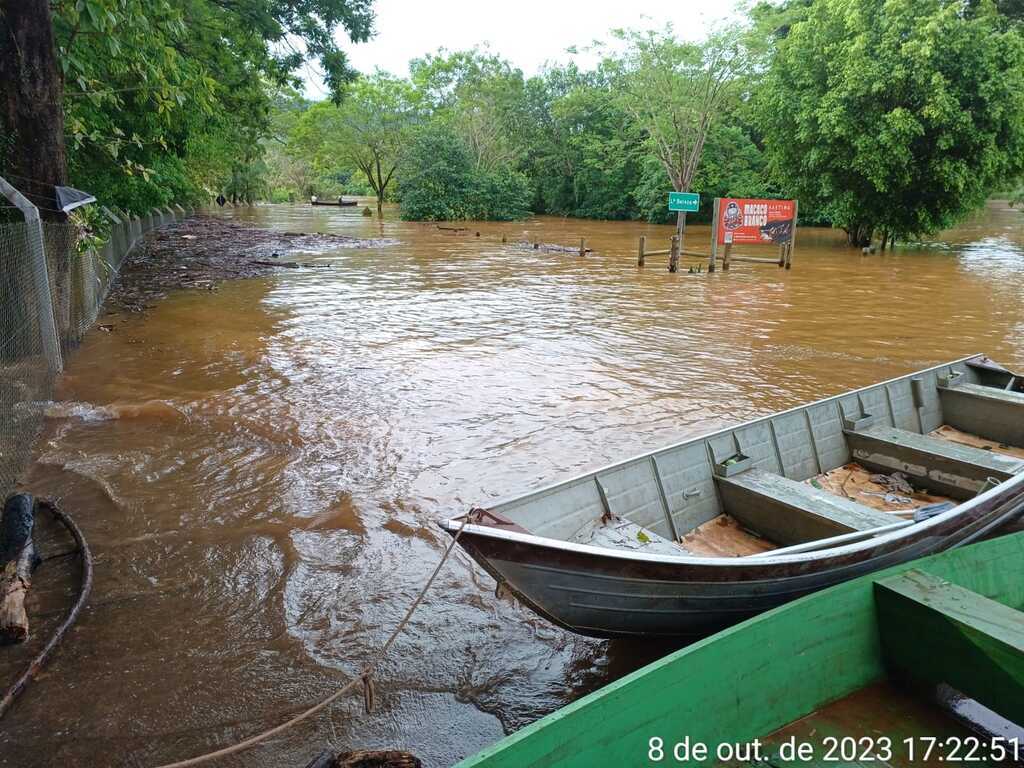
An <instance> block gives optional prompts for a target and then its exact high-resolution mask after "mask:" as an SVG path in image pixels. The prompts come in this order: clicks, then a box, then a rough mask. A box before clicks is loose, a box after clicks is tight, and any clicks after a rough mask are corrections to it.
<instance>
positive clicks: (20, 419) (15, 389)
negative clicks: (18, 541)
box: [0, 177, 195, 495]
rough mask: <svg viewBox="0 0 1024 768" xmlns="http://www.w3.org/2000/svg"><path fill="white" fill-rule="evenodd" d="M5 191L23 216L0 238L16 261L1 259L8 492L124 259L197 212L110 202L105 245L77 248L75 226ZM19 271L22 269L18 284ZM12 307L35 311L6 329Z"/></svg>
mask: <svg viewBox="0 0 1024 768" xmlns="http://www.w3.org/2000/svg"><path fill="white" fill-rule="evenodd" d="M0 195H2V196H3V198H6V199H7V200H8V201H9V202H10V205H11V206H13V207H14V208H16V209H17V210H18V211H20V212H21V215H22V217H23V221H22V222H13V223H10V224H4V225H3V230H2V232H6V233H7V235H8V240H9V242H7V243H6V246H7V247H6V248H4V247H3V246H4V245H5V244H4V243H0V260H2V259H5V258H6V259H8V260H9V261H10V262H11V263H9V264H4V263H0V270H9V271H10V272H11V273H12V274H11V277H10V279H7V280H4V281H0V352H3V354H2V355H0V493H2V494H3V495H6V494H7V493H9V492H10V491H11V490H12V489H13V488H14V487H15V486H16V484H17V478H18V476H19V474H20V473H21V472H22V471H23V470H24V467H25V465H26V463H27V462H28V460H29V458H30V455H31V450H32V447H33V445H34V444H35V441H36V439H37V437H38V435H39V432H40V430H41V428H42V426H43V422H44V420H45V415H46V408H47V403H48V401H49V400H50V398H51V397H52V394H53V385H54V383H55V382H56V380H57V377H58V376H59V375H60V373H61V372H62V371H63V369H64V362H65V360H66V359H67V356H68V354H69V352H71V350H73V349H74V348H75V347H76V346H77V345H78V344H79V343H80V342H81V340H82V337H83V336H84V335H85V333H86V332H87V331H88V330H89V328H90V327H91V326H92V324H93V323H94V322H95V321H96V318H97V316H98V315H99V313H100V310H101V308H102V306H103V302H104V300H105V299H106V297H107V294H108V293H109V291H110V287H111V286H112V285H113V283H114V280H115V279H116V277H117V274H118V271H119V270H120V268H121V265H122V264H123V263H124V260H125V258H126V257H127V256H128V254H129V253H130V252H131V250H132V249H133V248H134V247H135V246H136V245H137V244H138V243H139V242H140V240H141V239H142V238H143V236H144V235H145V234H146V233H147V232H149V231H151V230H153V229H156V228H157V227H160V226H163V225H165V224H171V223H174V222H177V221H181V220H182V219H185V218H187V217H189V216H192V215H193V214H194V213H195V209H194V208H184V207H182V206H180V205H176V206H174V207H173V208H171V207H167V208H164V209H163V210H161V209H157V208H154V209H152V210H151V211H149V213H147V214H144V215H142V216H137V215H133V214H128V213H125V212H123V211H118V210H113V209H110V208H107V207H105V206H104V207H103V208H102V211H103V213H104V215H105V216H106V217H107V219H108V220H109V221H110V231H109V236H108V237H107V239H106V241H105V242H104V244H103V245H102V246H101V247H99V248H96V249H91V250H89V251H86V252H84V253H79V252H78V250H77V248H76V244H77V230H75V228H74V225H71V224H68V223H62V222H48V221H43V220H42V219H41V217H40V215H39V210H38V209H37V208H36V206H35V205H33V204H32V203H31V202H30V201H29V200H28V199H27V198H26V197H25V196H24V195H22V194H21V193H20V192H19V191H18V190H17V189H15V188H14V187H13V186H11V185H10V184H9V183H8V182H7V181H6V180H5V179H3V178H2V177H0ZM2 232H0V234H2ZM47 244H49V252H48V249H47ZM5 254H6V256H5ZM16 268H17V269H20V270H21V272H22V273H23V274H22V275H21V278H22V279H21V280H20V282H19V279H18V275H17V274H14V270H15V269H16ZM7 307H17V308H18V309H19V310H20V312H21V313H20V314H17V315H16V317H18V318H19V319H21V320H24V319H25V318H24V315H25V313H26V312H27V313H30V314H31V315H32V317H30V318H28V321H30V322H21V323H20V324H19V326H18V327H17V328H11V327H8V325H9V324H10V323H8V322H5V318H6V317H7V316H5V314H4V311H3V310H4V308H7ZM26 308H27V309H26ZM8 315H10V313H8ZM15 342H22V343H21V344H20V345H18V344H15ZM19 346H20V347H21V349H18V347H19Z"/></svg>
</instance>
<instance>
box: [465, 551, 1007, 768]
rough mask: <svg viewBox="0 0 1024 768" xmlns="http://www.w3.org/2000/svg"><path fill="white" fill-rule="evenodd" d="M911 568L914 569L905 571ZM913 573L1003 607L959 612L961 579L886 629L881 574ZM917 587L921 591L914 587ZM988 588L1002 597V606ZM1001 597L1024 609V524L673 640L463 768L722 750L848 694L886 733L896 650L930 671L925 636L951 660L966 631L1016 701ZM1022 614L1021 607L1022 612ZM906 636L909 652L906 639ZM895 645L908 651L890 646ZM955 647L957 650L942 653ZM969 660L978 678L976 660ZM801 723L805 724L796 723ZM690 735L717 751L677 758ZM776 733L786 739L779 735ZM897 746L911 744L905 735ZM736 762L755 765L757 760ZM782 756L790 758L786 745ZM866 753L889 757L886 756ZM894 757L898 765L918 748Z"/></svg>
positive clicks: (628, 761) (871, 730)
mask: <svg viewBox="0 0 1024 768" xmlns="http://www.w3.org/2000/svg"><path fill="white" fill-rule="evenodd" d="M901 574H902V575H903V577H904V578H903V579H899V578H896V579H895V580H894V577H899V576H900V575H901ZM921 574H924V576H923V577H922V576H921ZM915 577H916V578H928V579H937V580H945V581H946V582H951V583H952V585H957V587H958V588H962V590H969V593H968V594H970V593H974V598H975V602H977V603H979V604H980V606H981V607H980V608H978V609H977V610H975V613H979V612H980V613H982V614H988V613H991V614H993V615H992V616H991V617H990V616H987V615H985V616H981V617H980V618H978V617H976V616H975V617H972V615H971V611H966V613H964V612H963V611H961V613H964V615H959V614H958V613H957V612H958V611H960V608H961V607H962V606H961V605H960V603H959V602H958V601H959V600H960V597H959V593H956V592H954V593H953V594H952V597H947V598H944V599H948V600H949V601H950V605H951V606H953V608H952V609H950V610H949V611H946V612H942V613H941V616H942V617H943V618H945V619H948V621H946V622H944V624H943V626H939V627H937V628H930V629H929V632H928V634H927V635H922V634H921V633H920V632H919V631H918V627H920V626H921V624H920V623H919V622H918V620H917V619H916V618H914V617H913V616H912V615H909V614H908V619H907V620H906V621H904V622H902V624H904V625H905V626H903V627H902V631H903V632H904V633H905V634H906V635H907V636H906V637H905V638H902V641H901V638H900V636H899V633H900V631H901V626H900V624H899V623H896V624H895V625H894V624H893V620H892V619H891V618H886V619H883V621H884V622H886V626H885V627H884V629H885V630H886V632H885V633H880V624H879V622H880V618H879V617H880V615H881V614H880V611H879V605H880V604H881V603H882V602H883V601H882V599H881V598H879V597H877V596H876V593H877V592H878V591H879V590H881V589H884V587H879V586H878V583H879V582H885V583H886V584H887V585H894V588H896V590H897V591H898V589H899V588H901V586H902V585H903V584H905V583H906V584H910V587H911V592H912V591H913V588H914V582H913V578H915ZM947 586H949V585H947ZM890 591H891V590H890ZM936 594H937V593H936ZM899 597H900V596H899V595H897V598H899ZM913 598H914V595H913V594H911V596H910V598H906V599H911V600H912V599H913ZM985 598H988V599H989V600H991V601H995V602H996V603H1000V604H1002V605H1001V606H994V605H993V604H990V603H988V602H987V601H986V600H985ZM886 599H888V598H886ZM931 602H933V597H932V595H931V593H926V594H925V595H924V597H923V598H922V599H921V601H920V602H919V603H914V604H913V605H916V606H917V607H918V608H919V609H920V610H921V611H924V612H925V613H928V612H932V613H936V612H941V611H943V610H944V609H943V608H942V606H941V605H938V606H937V607H936V606H932V605H931V604H930V603H931ZM1003 606H1008V607H1009V608H1012V609H1015V610H1017V611H1019V610H1020V609H1021V608H1024V533H1021V534H1013V535H1009V536H1004V537H1001V538H997V539H993V540H990V541H985V542H982V543H979V544H974V545H972V546H969V547H965V548H963V549H958V550H953V551H949V552H945V553H942V554H938V555H934V556H932V557H927V558H923V559H920V560H916V561H913V562H911V563H907V564H903V565H899V566H895V567H893V568H889V569H887V570H884V571H881V572H878V573H874V574H871V575H869V576H865V577H862V578H858V579H855V580H853V581H849V582H846V583H844V584H841V585H838V586H836V587H832V588H830V589H828V590H825V591H823V592H819V593H816V594H814V595H811V596H808V597H805V598H802V599H800V600H797V601H795V602H793V603H790V604H788V605H785V606H783V607H781V608H777V609H775V610H773V611H770V612H768V613H765V614H763V615H761V616H759V617H757V618H754V619H751V620H749V621H746V622H744V623H742V624H739V625H737V626H736V627H733V628H732V629H729V630H726V631H724V632H721V633H719V634H717V635H714V636H712V637H710V638H708V639H706V640H703V641H701V642H698V643H696V644H694V645H691V646H689V647H687V648H685V649H683V650H681V651H677V652H675V653H672V654H670V655H668V656H666V657H665V658H663V659H661V660H659V661H657V662H655V663H653V664H650V665H648V666H646V667H644V668H643V669H640V670H638V671H636V672H634V673H633V674H631V675H628V676H627V677H624V678H622V679H621V680H618V681H616V682H614V683H612V684H610V685H608V686H606V687H605V688H603V689H601V690H600V691H597V692H595V693H593V694H591V695H589V696H587V697H585V698H583V699H580V700H579V701H577V702H574V703H573V704H570V705H568V706H566V707H564V708H563V709H561V710H559V711H557V712H555V713H553V714H551V715H549V716H548V717H545V718H543V719H542V720H539V721H538V722H536V723H534V724H532V725H530V726H528V727H526V728H524V729H522V730H521V731H519V732H517V733H515V734H513V735H511V736H509V737H508V738H506V739H504V740H503V741H501V742H499V743H498V744H496V745H495V746H493V747H491V748H488V749H485V750H484V751H482V752H480V753H479V754H477V755H475V756H473V757H470V758H468V759H466V760H464V761H463V762H461V763H459V768H540V767H542V766H543V767H544V768H549V767H552V766H560V767H561V768H572V767H574V766H578V767H579V768H594V766H642V765H655V764H664V765H673V766H675V765H697V764H701V763H703V764H705V765H707V764H708V763H709V762H715V754H716V750H717V748H718V746H719V745H723V744H726V745H741V744H746V743H748V742H751V741H752V740H754V739H758V738H760V739H764V738H765V737H767V736H768V735H770V734H773V733H776V732H779V731H780V729H783V728H785V727H786V726H789V725H790V724H794V723H795V722H796V721H798V720H800V719H801V718H805V717H807V716H808V715H810V714H811V713H815V712H816V711H818V710H821V709H822V708H823V707H826V706H827V705H829V704H832V703H835V702H841V701H842V700H843V699H844V698H846V697H851V695H855V696H859V697H861V698H862V699H865V701H864V702H862V704H861V705H862V707H866V708H867V710H869V711H867V714H865V715H864V717H863V719H862V720H861V721H860V722H859V723H858V722H856V720H857V719H858V718H857V716H851V714H850V713H847V714H846V715H845V717H846V718H847V719H848V720H851V718H852V721H851V722H849V726H850V727H849V729H848V735H852V736H854V737H862V736H868V737H875V736H878V735H880V734H878V733H877V732H876V731H877V730H878V729H879V727H880V725H879V724H878V723H877V722H875V720H873V718H874V719H877V717H878V716H879V713H880V712H884V711H885V710H884V706H883V705H882V704H877V703H872V701H873V700H875V699H886V696H885V695H881V696H880V694H879V691H881V692H882V693H883V694H884V693H885V691H886V690H887V689H889V688H890V687H891V686H890V684H889V683H888V682H887V681H888V680H889V674H890V673H891V672H892V670H893V665H894V663H893V659H894V658H896V657H897V656H898V655H899V654H904V655H903V656H898V657H899V658H904V657H905V656H906V657H909V659H910V660H909V662H908V664H909V665H910V666H909V667H908V668H907V669H903V670H901V674H905V675H907V676H908V677H909V678H913V676H914V675H915V674H917V673H918V672H921V674H927V664H925V665H924V667H922V670H916V669H913V668H910V667H913V666H914V664H915V654H914V645H913V643H914V642H915V641H917V642H920V643H921V646H920V652H919V653H917V654H916V655H917V656H919V657H920V658H922V659H924V660H925V661H927V662H929V663H932V664H933V665H936V664H937V665H941V664H943V663H945V664H956V663H957V659H958V658H966V657H964V655H963V649H962V648H961V647H959V646H958V645H957V643H959V644H960V645H961V646H962V645H963V643H964V642H965V641H964V638H967V639H968V641H969V643H968V644H969V646H970V648H971V651H972V653H973V654H974V656H976V657H977V658H973V659H971V658H968V659H966V660H965V663H968V662H969V663H971V664H978V665H979V666H978V669H979V670H980V672H979V673H978V674H980V675H991V674H992V669H995V670H996V673H997V676H999V678H1000V685H1003V686H1004V689H1005V690H1003V694H1004V695H1009V696H1010V697H1011V700H1012V698H1013V696H1014V691H1016V695H1017V696H1018V697H1019V698H1020V700H1022V701H1024V697H1021V696H1020V694H1021V691H1022V690H1024V688H1022V686H1024V666H1021V659H1022V654H1021V645H1020V642H1021V640H1022V639H1024V632H1020V631H1019V630H1020V628H1021V625H1019V624H1015V623H1014V622H1015V621H1016V619H1015V615H1014V612H1013V611H1007V612H1006V614H1007V615H1005V616H1004V615H1002V614H1001V613H999V611H998V610H996V611H992V610H991V609H992V608H996V609H1002V607H1003ZM901 610H902V609H901ZM906 610H908V611H909V610H910V609H909V608H908V609H906ZM1016 616H1017V617H1021V618H1024V616H1022V615H1021V614H1016ZM961 619H962V620H963V622H967V625H971V624H972V622H974V623H975V625H974V626H967V625H965V624H963V623H959V622H960V620H961ZM946 625H948V626H946ZM944 629H948V631H949V633H950V637H952V638H953V642H951V643H946V645H945V646H944V645H943V644H942V643H941V642H940V640H939V635H941V632H942V631H943V630H944ZM894 632H895V633H896V634H895V635H894V634H893V633H894ZM1000 633H1001V634H1000ZM882 634H885V635H886V637H887V647H886V648H885V649H884V651H885V652H883V647H882V641H881V639H880V638H881V637H882ZM979 638H980V639H979ZM908 645H909V648H910V650H909V654H908V651H907V650H906V649H905V648H903V647H902V646H908ZM947 646H948V647H947ZM936 649H938V650H936ZM943 649H944V650H943ZM890 651H891V653H892V654H895V655H897V656H893V655H889V654H890ZM944 653H945V654H947V655H950V656H951V658H944V657H943V654H944ZM972 669H973V667H972ZM960 671H961V672H962V673H963V674H964V676H968V677H969V675H967V672H969V671H970V670H966V671H965V670H960ZM901 679H902V678H901ZM920 682H922V683H931V682H933V681H930V680H921V681H920ZM872 686H873V687H872ZM1015 686H1016V687H1015ZM1007 692H1008V693H1007ZM889 693H890V696H889V698H890V699H892V700H893V701H897V700H898V699H900V697H906V698H908V699H910V698H912V697H911V695H910V694H908V693H906V692H905V690H904V686H900V687H898V688H897V687H891V690H890V691H889ZM919 700H920V701H923V698H914V701H919ZM898 703H899V702H898V701H897V704H898ZM986 703H987V702H986ZM837 706H838V705H837ZM893 706H896V705H895V704H894V705H893ZM922 706H924V705H922ZM1011 706H1012V704H1011ZM924 708H925V709H927V707H924ZM896 709H897V710H898V709H899V707H898V706H897V707H896ZM840 719H841V718H840ZM824 720H826V721H827V723H826V726H825V727H824V729H819V728H817V726H815V727H811V726H808V728H809V730H805V732H804V736H805V737H808V736H809V734H812V733H814V734H816V735H817V737H821V736H822V733H823V732H824V731H827V730H828V729H829V727H832V729H833V730H836V731H838V732H842V731H843V728H841V727H840V726H837V725H836V723H837V722H839V721H837V720H836V719H835V718H832V719H831V720H829V718H827V717H825V718H824ZM808 722H810V720H809V721H808ZM829 722H830V723H831V726H829V725H828V723H829ZM882 722H891V724H892V725H891V729H890V731H891V732H890V733H887V734H885V735H887V736H889V737H891V738H893V739H899V740H902V739H903V738H910V739H913V738H917V737H918V736H925V737H927V736H936V735H939V734H935V733H931V734H929V733H923V734H920V733H915V726H914V725H913V724H914V722H919V725H918V726H917V727H916V730H921V729H925V730H933V727H932V726H929V725H928V723H929V722H930V721H929V719H928V716H927V715H921V716H920V717H918V718H917V720H916V721H915V719H914V718H910V717H905V718H901V717H897V716H895V715H894V716H892V717H889V716H887V717H885V718H883V720H882ZM942 722H946V721H944V720H943V721H942ZM1016 722H1018V723H1019V721H1016ZM935 727H937V726H935ZM858 729H861V730H860V732H858ZM798 732H799V727H797V730H796V731H794V733H798ZM950 732H951V733H954V734H960V735H959V736H957V738H959V737H960V736H962V733H961V732H960V731H958V730H957V729H956V728H955V727H951V731H950ZM797 738H799V737H797ZM652 739H659V740H660V742H657V741H652ZM659 743H660V744H661V745H662V747H661V748H662V749H663V750H664V752H663V753H662V760H661V761H658V760H656V759H655V758H657V757H658V755H659V752H658V751H657V749H656V748H655V750H654V751H653V752H652V751H651V750H652V745H657V744H659ZM680 743H687V744H689V745H691V747H693V746H695V745H706V746H707V747H708V750H709V752H710V756H709V757H706V758H704V759H699V758H700V755H694V754H692V751H693V750H692V749H691V754H689V755H687V754H686V753H685V750H678V753H679V756H681V757H682V758H683V759H677V755H676V754H674V752H676V750H675V747H676V745H677V744H680ZM774 744H775V746H774V748H777V747H778V743H777V740H776V742H774ZM820 746H821V745H820V744H819V745H818V747H819V751H818V752H816V754H817V756H818V757H821V756H822V755H821V753H820ZM909 746H912V747H916V748H917V749H918V750H919V752H918V755H917V757H916V759H914V760H911V761H909V762H913V763H915V764H919V763H921V762H936V761H937V760H939V754H940V752H941V750H940V751H939V752H936V753H935V754H934V755H933V756H932V757H931V759H930V760H928V761H923V760H922V759H921V758H922V756H923V750H924V748H925V746H926V745H925V744H924V743H921V744H917V743H916V742H912V743H910V744H909ZM947 746H948V745H947ZM1022 746H1024V745H1022ZM897 747H904V745H900V744H897ZM903 751H904V752H905V751H906V749H905V747H904V748H903ZM773 754H775V753H773ZM741 757H742V756H741ZM981 758H982V756H981V755H979V759H978V760H975V761H972V762H974V764H979V763H980V764H986V760H984V759H981ZM726 762H728V761H726ZM739 762H747V763H748V764H749V762H750V761H744V760H740V761H739ZM771 762H772V763H773V764H779V762H780V761H779V760H778V759H777V754H776V755H775V757H773V759H772V760H771ZM782 762H786V761H782ZM819 762H829V761H822V760H819V759H815V760H814V761H812V762H800V763H799V764H801V765H809V764H816V763H819ZM852 762H857V761H856V760H845V761H841V764H851V763H852ZM865 762H872V763H873V764H878V763H879V762H880V761H879V760H877V759H876V760H866V761H865ZM888 762H889V763H890V764H892V765H896V764H904V763H907V762H908V761H905V760H899V759H894V760H890V761H888ZM989 762H990V761H989ZM829 764H835V762H829ZM883 764H884V762H883ZM936 764H938V763H937V762H936Z"/></svg>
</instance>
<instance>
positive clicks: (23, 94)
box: [0, 0, 75, 342]
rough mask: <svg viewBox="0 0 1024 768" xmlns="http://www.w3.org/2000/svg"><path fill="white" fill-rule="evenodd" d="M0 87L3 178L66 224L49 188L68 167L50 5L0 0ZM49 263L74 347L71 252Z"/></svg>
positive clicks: (62, 328)
mask: <svg viewBox="0 0 1024 768" xmlns="http://www.w3.org/2000/svg"><path fill="white" fill-rule="evenodd" d="M0 83H2V86H0V93H2V95H0V174H2V175H8V176H10V177H11V178H10V181H11V184H12V185H13V186H14V187H16V188H17V189H19V190H21V192H22V193H24V195H25V196H26V197H27V198H28V199H29V200H30V201H31V202H32V203H33V204H34V205H35V206H36V207H37V208H38V209H39V216H40V218H42V219H43V221H54V222H62V221H66V220H67V216H66V215H65V214H64V213H62V212H61V211H60V206H59V205H57V195H56V190H55V189H54V187H55V186H57V185H63V184H66V183H67V173H68V168H67V154H66V153H65V149H64V82H63V78H62V75H61V72H60V68H59V66H58V63H57V52H56V48H55V46H54V41H53V19H52V18H51V16H50V3H49V1H48V0H0ZM61 240H63V238H62V239H61ZM46 259H47V262H48V263H49V269H50V276H51V278H52V280H53V284H54V286H55V290H54V293H53V305H54V314H55V320H56V324H57V334H58V336H60V338H61V339H63V340H65V342H67V341H74V340H75V338H74V336H75V334H74V331H73V329H72V328H71V305H70V301H71V297H70V273H71V252H70V250H64V251H61V252H55V251H54V250H53V249H50V250H48V251H47V253H46Z"/></svg>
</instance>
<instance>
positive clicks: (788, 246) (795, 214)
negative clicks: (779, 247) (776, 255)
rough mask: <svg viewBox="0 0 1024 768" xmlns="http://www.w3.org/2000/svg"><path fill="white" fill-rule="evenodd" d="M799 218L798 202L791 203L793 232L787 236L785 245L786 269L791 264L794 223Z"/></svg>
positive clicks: (794, 231)
mask: <svg viewBox="0 0 1024 768" xmlns="http://www.w3.org/2000/svg"><path fill="white" fill-rule="evenodd" d="M799 216H800V201H799V200H794V201H793V231H792V232H790V234H789V242H788V243H787V244H786V269H789V268H790V266H791V265H792V263H793V243H795V242H796V222H797V219H798V218H799Z"/></svg>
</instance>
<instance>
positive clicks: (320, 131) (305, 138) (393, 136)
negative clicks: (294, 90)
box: [289, 72, 420, 210]
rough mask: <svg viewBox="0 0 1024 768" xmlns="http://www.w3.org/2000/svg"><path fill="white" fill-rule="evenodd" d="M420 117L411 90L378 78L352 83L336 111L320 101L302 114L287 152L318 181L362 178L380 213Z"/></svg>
mask: <svg viewBox="0 0 1024 768" xmlns="http://www.w3.org/2000/svg"><path fill="white" fill-rule="evenodd" d="M419 115H420V105H419V94H418V93H417V92H416V91H415V90H413V88H412V86H411V85H410V84H409V83H408V82H406V81H405V80H401V79H399V78H396V77H393V76H391V75H388V74H386V73H383V72H377V73H375V74H374V75H371V76H368V77H361V78H359V79H358V80H356V81H355V82H354V83H352V85H351V86H349V89H348V90H347V92H346V94H345V99H344V101H342V103H341V104H340V105H337V104H333V103H331V102H326V101H324V102H319V103H317V104H314V105H313V106H312V107H310V108H309V109H308V110H306V111H305V112H304V113H303V114H302V115H301V116H300V117H299V118H298V120H297V122H296V124H295V127H294V129H293V130H292V132H291V139H290V143H289V146H290V149H291V151H292V152H293V153H294V154H293V156H294V157H301V158H304V159H305V160H306V161H307V162H309V163H310V165H311V167H312V168H313V169H314V170H315V171H316V172H318V173H319V174H321V175H334V176H335V177H338V175H339V174H345V173H346V172H351V171H358V172H359V173H361V174H362V175H363V177H364V178H365V179H366V183H367V184H368V185H369V187H370V189H372V190H373V192H374V194H375V195H376V196H377V206H378V210H379V209H380V207H381V205H382V204H383V202H384V200H385V199H386V197H387V194H388V190H389V186H390V184H391V181H392V179H393V178H394V174H395V169H396V168H397V166H398V163H399V160H400V159H401V157H402V153H403V152H404V151H405V148H406V145H407V143H408V137H409V135H410V131H411V130H412V129H413V127H414V126H415V125H416V123H417V121H418V120H419Z"/></svg>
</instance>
